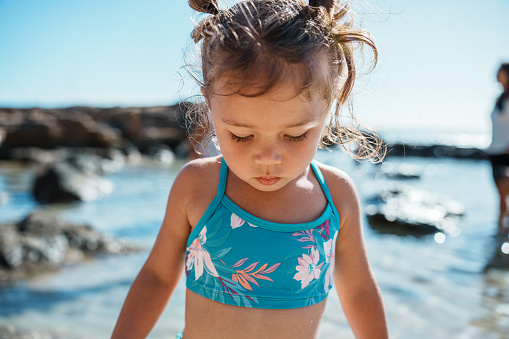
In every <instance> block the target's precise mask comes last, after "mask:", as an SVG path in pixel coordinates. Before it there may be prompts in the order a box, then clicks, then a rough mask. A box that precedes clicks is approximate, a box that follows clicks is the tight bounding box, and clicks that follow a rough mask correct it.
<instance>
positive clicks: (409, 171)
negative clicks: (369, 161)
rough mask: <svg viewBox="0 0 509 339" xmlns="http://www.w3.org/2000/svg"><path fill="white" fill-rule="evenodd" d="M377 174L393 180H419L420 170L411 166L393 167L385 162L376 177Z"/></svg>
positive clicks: (415, 166)
mask: <svg viewBox="0 0 509 339" xmlns="http://www.w3.org/2000/svg"><path fill="white" fill-rule="evenodd" d="M379 174H380V175H382V176H385V177H388V178H393V179H420V178H421V168H420V167H419V166H417V165H413V164H401V165H399V166H394V165H393V164H391V163H388V162H385V163H383V164H382V165H381V166H380V170H379V172H378V173H377V177H378V175H379Z"/></svg>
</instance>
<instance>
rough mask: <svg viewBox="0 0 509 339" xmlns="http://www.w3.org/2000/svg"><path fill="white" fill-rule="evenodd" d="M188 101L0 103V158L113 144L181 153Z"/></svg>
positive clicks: (32, 156)
mask: <svg viewBox="0 0 509 339" xmlns="http://www.w3.org/2000/svg"><path fill="white" fill-rule="evenodd" d="M188 108H189V103H185V102H183V103H180V104H176V105H172V106H157V107H128V108H121V107H115V108H94V107H70V108H62V109H41V108H30V109H16V108H0V160H31V159H36V160H37V154H35V153H37V151H38V150H42V151H43V152H44V151H46V154H53V155H54V154H56V153H58V152H55V151H58V150H62V149H84V148H87V149H97V150H105V149H117V150H120V151H122V152H123V153H125V154H126V155H129V154H131V153H132V152H135V153H136V152H140V153H143V154H150V153H153V152H154V148H163V149H169V150H171V151H173V152H174V153H177V154H178V153H185V149H184V150H182V149H181V147H182V146H181V145H183V144H186V142H187V136H186V128H185V113H186V111H187V109H188Z"/></svg>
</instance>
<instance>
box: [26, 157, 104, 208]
mask: <svg viewBox="0 0 509 339" xmlns="http://www.w3.org/2000/svg"><path fill="white" fill-rule="evenodd" d="M92 170H94V169H92ZM92 170H91V171H92ZM112 190H113V184H112V183H111V182H109V181H107V180H105V179H102V178H100V177H99V176H97V175H95V174H93V173H90V172H88V173H87V172H86V171H85V170H79V169H77V168H76V167H75V166H73V165H72V164H71V163H68V162H63V163H57V164H55V165H52V166H50V167H48V168H46V170H45V171H44V172H43V173H41V174H39V175H38V176H37V177H36V179H35V182H34V185H33V189H32V193H33V195H34V197H35V199H36V200H37V201H39V202H43V203H54V202H64V203H65V202H72V201H92V200H97V199H100V198H102V197H105V196H107V195H108V194H110V193H111V192H112Z"/></svg>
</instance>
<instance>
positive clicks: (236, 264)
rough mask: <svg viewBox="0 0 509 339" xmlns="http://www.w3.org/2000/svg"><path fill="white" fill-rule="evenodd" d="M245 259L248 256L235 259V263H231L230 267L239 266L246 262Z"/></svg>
mask: <svg viewBox="0 0 509 339" xmlns="http://www.w3.org/2000/svg"><path fill="white" fill-rule="evenodd" d="M247 259H249V258H244V259H240V260H239V261H237V262H236V263H235V265H233V266H232V267H239V266H242V265H243V264H244V263H245V262H246V260H247Z"/></svg>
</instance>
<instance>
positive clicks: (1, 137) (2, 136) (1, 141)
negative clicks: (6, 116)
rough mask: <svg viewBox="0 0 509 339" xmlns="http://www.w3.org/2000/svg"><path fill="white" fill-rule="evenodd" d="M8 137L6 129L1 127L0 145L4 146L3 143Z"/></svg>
mask: <svg viewBox="0 0 509 339" xmlns="http://www.w3.org/2000/svg"><path fill="white" fill-rule="evenodd" d="M6 135H7V132H6V131H5V129H3V128H2V127H0V145H2V143H3V142H4V140H5V136H6Z"/></svg>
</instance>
